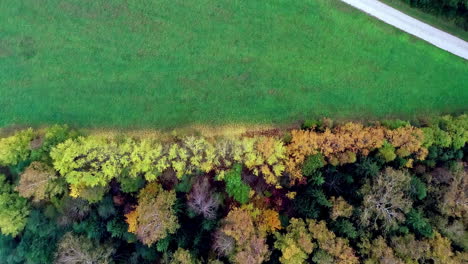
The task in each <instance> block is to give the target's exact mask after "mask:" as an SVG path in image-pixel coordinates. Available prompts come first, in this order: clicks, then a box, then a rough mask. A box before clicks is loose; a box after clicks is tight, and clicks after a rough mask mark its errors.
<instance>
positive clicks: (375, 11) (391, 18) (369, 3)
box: [341, 0, 468, 60]
mask: <svg viewBox="0 0 468 264" xmlns="http://www.w3.org/2000/svg"><path fill="white" fill-rule="evenodd" d="M341 1H343V2H345V3H347V4H349V5H351V6H354V7H356V8H358V9H360V10H362V11H364V12H366V13H368V14H370V15H371V16H374V17H376V18H378V19H379V20H382V21H384V22H385V23H387V24H390V25H392V26H394V27H397V28H399V29H401V30H403V31H406V32H408V33H409V34H411V35H414V36H416V37H418V38H421V39H423V40H425V41H427V42H429V43H431V44H432V45H434V46H437V47H439V48H441V49H444V50H446V51H448V52H450V53H453V54H455V55H457V56H460V57H462V58H465V59H466V60H468V42H466V41H464V40H462V39H459V38H457V37H455V36H453V35H450V34H448V33H445V32H444V31H441V30H439V29H437V28H435V27H432V26H429V25H428V24H426V23H423V22H421V21H419V20H416V19H414V18H412V17H410V16H408V15H405V14H404V13H402V12H400V11H398V10H396V9H394V8H392V7H390V6H388V5H386V4H383V3H381V2H379V1H377V0H341Z"/></svg>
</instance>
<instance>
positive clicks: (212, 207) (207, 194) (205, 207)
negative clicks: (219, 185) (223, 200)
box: [187, 177, 220, 219]
mask: <svg viewBox="0 0 468 264" xmlns="http://www.w3.org/2000/svg"><path fill="white" fill-rule="evenodd" d="M187 204H188V207H189V208H190V209H191V210H192V211H193V212H195V213H196V214H201V215H203V216H204V217H205V218H207V219H214V218H215V217H216V211H217V210H218V207H219V205H220V198H219V196H218V195H217V194H216V193H214V192H213V191H212V190H211V186H210V182H209V180H208V178H207V177H199V178H198V180H197V181H196V182H195V184H194V185H193V186H192V190H191V191H190V193H189V194H188V199H187Z"/></svg>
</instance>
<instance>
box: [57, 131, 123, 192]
mask: <svg viewBox="0 0 468 264" xmlns="http://www.w3.org/2000/svg"><path fill="white" fill-rule="evenodd" d="M50 156H51V157H52V159H53V162H54V167H55V169H56V170H57V171H58V172H60V174H61V175H63V176H65V179H66V180H67V182H68V183H70V184H73V185H77V186H80V185H81V186H89V187H94V186H98V185H100V186H106V185H107V184H108V182H109V181H110V180H111V179H112V178H114V177H116V176H118V175H120V174H121V172H122V169H123V167H124V165H125V163H126V162H128V160H127V158H128V157H127V156H126V155H124V153H123V152H122V149H119V147H118V145H117V143H116V142H114V141H112V140H110V139H106V138H102V137H92V136H89V137H79V138H77V139H75V140H72V139H69V140H67V141H65V142H63V143H61V144H59V145H57V146H56V147H55V148H53V149H52V151H51V152H50Z"/></svg>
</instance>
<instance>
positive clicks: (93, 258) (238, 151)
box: [0, 115, 468, 264]
mask: <svg viewBox="0 0 468 264" xmlns="http://www.w3.org/2000/svg"><path fill="white" fill-rule="evenodd" d="M467 140H468V116H467V115H460V116H441V117H437V118H432V119H429V120H425V121H421V122H418V123H413V124H410V123H409V122H404V121H401V120H384V121H382V122H372V123H368V124H363V123H357V122H347V123H340V122H332V121H331V120H330V119H323V120H312V121H308V122H304V124H303V125H302V126H301V128H300V129H299V128H297V129H292V130H279V129H278V130H274V131H253V132H249V133H244V134H239V135H230V136H227V135H226V136H219V135H218V136H203V135H186V136H176V135H174V134H167V135H164V136H161V137H159V138H155V137H148V136H130V135H119V136H112V135H105V134H104V135H103V134H93V133H85V132H82V131H78V130H74V129H71V128H69V127H68V126H63V125H56V126H51V127H48V128H44V129H31V128H30V129H24V130H19V131H16V132H14V133H9V134H8V135H6V134H4V136H3V137H2V138H0V233H1V234H0V258H1V259H2V261H4V263H8V264H13V263H259V264H260V263H284V264H286V263H320V264H321V263H343V264H344V263H349V264H350V263H368V264H370V263H411V264H413V263H466V262H467V261H468V253H467V252H468V251H467V250H468V241H467V239H466V238H467V236H468V233H467V231H466V230H467V226H468V174H467V171H468V165H467V162H468V146H467V144H466V142H467Z"/></svg>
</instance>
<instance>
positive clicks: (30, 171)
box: [16, 162, 66, 202]
mask: <svg viewBox="0 0 468 264" xmlns="http://www.w3.org/2000/svg"><path fill="white" fill-rule="evenodd" d="M16 189H17V191H18V192H19V194H20V195H21V196H22V197H25V198H31V199H32V200H33V201H34V202H39V201H41V200H49V199H50V198H52V197H54V196H57V195H60V194H62V193H64V192H65V191H66V186H65V184H64V183H63V182H61V181H60V179H58V177H57V175H56V174H55V170H54V169H53V168H50V167H49V166H47V165H46V164H44V163H42V162H32V163H31V164H30V165H29V167H27V168H26V170H25V171H24V172H23V173H22V174H21V176H20V181H19V184H18V186H17V187H16Z"/></svg>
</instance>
